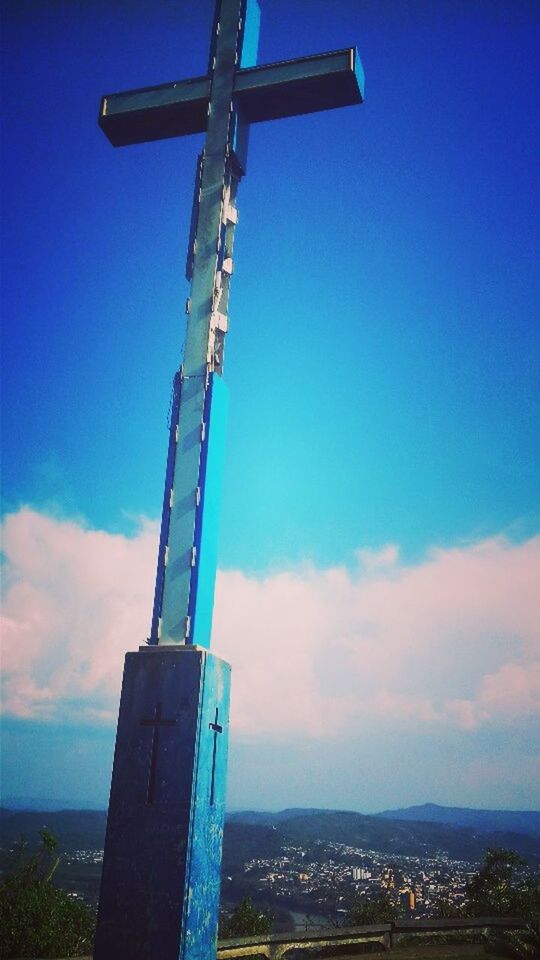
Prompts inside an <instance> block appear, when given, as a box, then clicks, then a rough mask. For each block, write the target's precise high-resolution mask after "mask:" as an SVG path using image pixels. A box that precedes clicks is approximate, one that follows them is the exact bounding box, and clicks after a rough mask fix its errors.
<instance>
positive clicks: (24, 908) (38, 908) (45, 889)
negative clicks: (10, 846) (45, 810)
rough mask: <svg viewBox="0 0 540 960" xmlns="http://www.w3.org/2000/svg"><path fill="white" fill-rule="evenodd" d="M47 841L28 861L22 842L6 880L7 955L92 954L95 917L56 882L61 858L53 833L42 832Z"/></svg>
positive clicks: (1, 913) (0, 895) (3, 934)
mask: <svg viewBox="0 0 540 960" xmlns="http://www.w3.org/2000/svg"><path fill="white" fill-rule="evenodd" d="M39 835H40V839H41V845H40V847H39V849H38V850H37V851H36V852H35V853H34V854H32V855H31V856H30V857H29V858H28V857H27V858H26V859H25V854H26V845H25V844H24V843H23V842H20V843H19V845H18V848H17V850H16V852H15V864H14V868H13V869H12V872H11V873H10V874H9V875H8V876H6V877H4V878H3V879H2V881H1V883H0V940H1V942H2V950H3V953H2V955H3V956H5V957H8V958H15V957H32V956H34V957H60V956H62V957H75V956H80V955H81V954H84V953H89V952H91V945H92V941H93V937H94V928H95V915H94V912H93V910H91V909H90V907H88V906H87V905H86V904H84V903H82V902H81V901H78V900H73V899H72V898H70V896H69V894H67V893H66V892H65V891H64V890H59V889H58V888H57V887H56V886H55V885H54V883H53V878H54V874H55V873H56V870H57V868H58V864H59V862H60V858H59V857H58V856H56V846H57V841H56V837H55V835H54V833H52V831H50V830H48V829H46V828H42V829H41V830H40V831H39Z"/></svg>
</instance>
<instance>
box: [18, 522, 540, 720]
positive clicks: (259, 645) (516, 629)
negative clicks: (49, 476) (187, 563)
mask: <svg viewBox="0 0 540 960" xmlns="http://www.w3.org/2000/svg"><path fill="white" fill-rule="evenodd" d="M156 546H157V526H156V524H152V523H147V522H142V523H141V525H140V528H139V530H138V532H137V534H136V535H135V536H134V537H132V538H127V537H124V536H120V535H117V534H110V533H105V532H103V531H95V530H89V529H85V528H84V527H83V526H81V525H80V524H78V523H74V522H66V521H60V520H57V519H53V518H50V517H47V516H44V515H42V514H40V513H38V512H36V511H33V510H30V509H24V510H21V511H20V512H18V513H16V514H12V515H10V516H8V517H7V519H6V522H5V526H4V551H5V555H6V577H5V581H6V587H5V604H4V609H5V625H4V656H3V675H4V688H3V710H4V712H5V713H7V714H12V715H15V716H19V717H38V718H43V719H49V718H50V719H66V718H67V719H68V720H69V719H70V718H71V719H82V718H85V719H87V720H90V721H103V720H105V721H107V720H113V719H114V718H115V716H116V711H117V707H118V696H119V689H120V679H121V670H122V661H123V655H124V653H125V652H126V651H127V650H133V649H137V647H138V646H139V645H140V644H141V643H143V642H144V640H145V638H146V636H147V630H148V622H149V617H150V610H151V601H152V590H153V580H154V566H155V557H156ZM358 560H359V565H358V568H357V569H356V570H355V571H352V572H351V571H349V570H347V569H346V568H345V567H335V568H332V569H326V570H319V569H316V568H314V567H309V566H308V567H303V568H301V569H297V570H288V571H283V572H281V573H277V574H272V575H268V576H266V577H259V578H257V577H250V576H246V575H245V574H243V573H241V572H239V571H226V572H221V573H220V574H219V577H218V585H217V595H216V615H215V630H214V650H215V651H216V653H218V654H220V655H222V656H224V657H225V658H226V659H228V660H230V661H231V663H232V665H233V696H232V715H231V720H232V724H233V729H234V730H235V732H236V733H237V734H240V735H243V736H246V737H253V738H259V737H266V738H268V737H274V738H280V737H285V736H287V737H289V738H290V737H291V736H295V735H296V736H302V737H304V738H305V737H312V738H319V739H320V738H325V739H331V738H333V737H336V736H337V735H340V736H342V735H343V734H344V733H345V732H347V731H350V732H352V733H354V731H355V730H358V729H360V728H361V729H362V731H364V733H365V732H366V731H367V732H369V730H370V729H375V727H376V726H377V725H378V724H380V723H381V721H382V720H383V719H387V720H390V721H392V722H394V723H401V724H407V723H413V724H415V725H416V726H417V727H419V728H423V729H427V728H433V727H436V728H437V729H440V728H441V727H442V726H445V727H452V726H454V727H458V728H461V729H463V730H474V729H476V728H478V727H479V726H481V725H486V724H491V723H494V722H495V723H499V722H504V723H505V724H510V723H512V722H513V721H516V720H519V719H520V718H523V717H528V716H531V715H533V714H537V713H539V712H540V676H539V674H540V649H539V648H540V638H539V634H540V591H539V590H538V574H539V572H540V537H535V538H533V539H531V540H529V541H527V542H526V543H522V544H513V543H511V542H509V541H508V540H506V539H505V538H503V537H499V538H494V539H491V540H485V541H483V542H481V543H476V544H472V545H469V546H461V547H459V548H453V549H448V550H443V549H434V550H433V551H432V552H431V553H430V554H429V555H428V557H427V558H426V559H425V560H424V561H423V562H421V563H419V564H417V565H415V566H406V565H405V564H403V563H402V562H400V560H399V551H398V548H397V547H395V546H386V547H384V548H383V549H382V550H381V551H378V552H375V553H373V552H370V551H365V550H361V551H358Z"/></svg>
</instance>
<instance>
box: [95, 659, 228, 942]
mask: <svg viewBox="0 0 540 960" xmlns="http://www.w3.org/2000/svg"><path fill="white" fill-rule="evenodd" d="M229 687H230V667H229V665H228V664H227V663H225V662H224V661H223V660H219V659H218V658H217V657H215V656H214V655H213V654H212V653H210V652H209V651H208V650H205V649H202V648H200V647H189V646H170V647H163V646H155V647H143V648H141V649H140V650H139V652H138V653H128V654H127V656H126V661H125V668H124V679H123V684H122V696H121V701H120V713H119V718H118V730H117V736H116V749H115V757H114V766H113V774H112V784H111V796H110V802H109V815H108V821H107V834H106V840H105V851H104V859H103V877H102V882H101V894H100V903H99V912H98V924H97V932H96V943H95V950H94V960H210V958H212V957H215V950H216V938H217V921H218V914H219V892H220V868H221V848H222V840H223V822H224V813H225V778H226V768H227V742H228V715H229Z"/></svg>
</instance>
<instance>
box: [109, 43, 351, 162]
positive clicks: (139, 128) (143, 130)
mask: <svg viewBox="0 0 540 960" xmlns="http://www.w3.org/2000/svg"><path fill="white" fill-rule="evenodd" d="M209 92H210V80H209V78H208V77H196V78H195V79H193V80H182V81H178V82H176V83H169V84H163V85H161V86H158V87H145V88H143V89H141V90H129V91H127V92H126V93H114V94H110V95H107V96H105V97H103V100H102V102H101V110H100V116H99V125H100V127H101V129H102V130H103V132H104V133H105V134H106V136H107V137H108V139H109V140H110V142H111V143H112V144H113V146H115V147H121V146H127V145H128V144H132V143H144V142H146V141H149V140H163V139H166V138H168V137H180V136H184V135H186V134H190V133H204V131H205V130H206V127H207V120H208V98H209ZM233 95H234V98H235V100H236V102H237V103H238V105H239V106H240V109H241V111H242V113H243V114H244V116H245V119H246V120H247V121H248V122H249V123H258V122H259V121H262V120H276V119H278V118H280V117H292V116H297V115H299V114H303V113H314V112H316V111H318V110H328V109H330V108H332V107H345V106H350V105H352V104H355V103H362V99H363V74H362V67H361V64H360V60H359V57H358V55H357V52H356V50H355V48H354V47H349V48H347V49H345V50H338V51H336V52H334V53H323V54H319V55H316V56H312V57H302V58H300V59H296V60H284V61H281V62H279V63H271V64H267V65H265V66H261V67H250V68H247V69H244V70H237V71H236V74H235V78H234V88H233Z"/></svg>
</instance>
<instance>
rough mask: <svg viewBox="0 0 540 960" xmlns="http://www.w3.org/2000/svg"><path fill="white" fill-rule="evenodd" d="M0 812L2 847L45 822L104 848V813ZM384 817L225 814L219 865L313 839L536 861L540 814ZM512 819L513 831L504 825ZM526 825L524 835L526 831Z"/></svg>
mask: <svg viewBox="0 0 540 960" xmlns="http://www.w3.org/2000/svg"><path fill="white" fill-rule="evenodd" d="M426 810H427V811H428V813H429V811H431V815H432V819H429V817H428V816H426ZM411 811H412V812H411ZM434 811H435V812H434ZM0 814H1V816H0V839H1V843H2V846H3V847H4V849H5V848H6V847H7V846H9V845H11V843H12V842H13V841H15V840H17V839H18V838H19V837H21V836H24V837H25V838H26V839H27V840H29V841H31V842H32V843H34V842H36V841H37V837H38V831H39V829H40V828H41V827H42V826H44V825H46V826H48V827H49V828H50V829H51V830H53V831H54V832H55V834H56V836H57V837H58V838H59V846H60V852H67V851H69V850H74V849H100V848H101V847H102V846H103V839H104V835H105V822H106V814H105V811H103V810H60V811H58V810H57V811H50V810H49V811H35V810H33V811H29V810H6V809H4V810H2V811H1V812H0ZM465 814H471V815H472V814H476V815H482V814H486V817H482V816H480V821H481V823H480V826H478V825H477V824H476V823H467V824H463V822H460V821H459V818H460V817H464V816H465ZM489 814H492V815H493V816H495V817H496V826H497V827H498V829H493V826H492V822H491V821H490V820H489V816H488V815H489ZM505 816H506V817H508V818H509V819H508V821H506V820H505ZM391 817H392V812H391V811H386V812H385V813H384V814H379V815H376V816H364V815H363V814H361V813H355V812H353V811H345V810H318V809H294V808H293V809H289V810H281V811H279V812H277V813H268V812H265V811H236V812H233V813H231V814H229V815H228V816H227V820H226V824H225V841H224V869H225V870H227V871H229V872H230V871H232V870H234V868H235V866H237V865H238V864H240V863H241V862H243V861H245V860H247V859H251V858H255V857H261V858H262V857H272V856H274V855H275V853H276V851H277V850H279V849H280V848H281V846H282V844H283V843H286V842H290V841H292V842H296V843H299V844H302V845H303V846H305V847H306V848H311V847H313V846H315V845H317V844H320V843H323V844H326V843H339V844H344V845H348V846H351V847H357V848H362V849H364V850H376V851H379V852H382V853H386V854H388V855H389V856H392V855H407V856H417V857H433V856H437V855H439V854H441V853H445V854H446V855H448V856H449V857H451V858H452V859H457V860H467V861H471V862H477V861H479V860H481V859H482V858H483V856H484V852H485V850H486V848H487V847H507V848H510V849H512V850H516V851H517V852H518V853H520V854H522V856H524V857H526V858H527V859H528V860H529V861H530V862H531V863H534V864H537V865H540V831H539V830H538V820H539V818H540V815H539V814H534V813H532V812H531V813H527V812H525V813H517V812H515V811H478V810H476V811H474V810H466V809H464V808H454V807H434V805H432V804H428V805H426V806H425V807H424V806H422V807H413V808H408V809H407V810H397V811H394V818H393V819H391ZM415 817H418V819H415ZM421 817H422V818H423V819H420V818H421ZM443 817H447V818H448V819H447V820H443ZM512 818H521V819H518V820H517V821H516V820H515V819H512ZM535 818H536V819H535ZM449 821H450V822H449ZM507 824H508V825H507ZM516 824H519V826H520V829H519V830H518V829H509V826H514V827H515V826H516ZM526 827H528V829H529V831H530V832H526Z"/></svg>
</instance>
